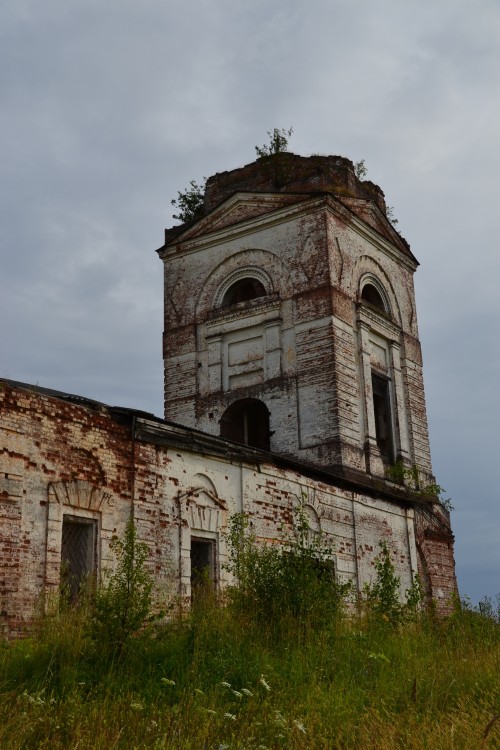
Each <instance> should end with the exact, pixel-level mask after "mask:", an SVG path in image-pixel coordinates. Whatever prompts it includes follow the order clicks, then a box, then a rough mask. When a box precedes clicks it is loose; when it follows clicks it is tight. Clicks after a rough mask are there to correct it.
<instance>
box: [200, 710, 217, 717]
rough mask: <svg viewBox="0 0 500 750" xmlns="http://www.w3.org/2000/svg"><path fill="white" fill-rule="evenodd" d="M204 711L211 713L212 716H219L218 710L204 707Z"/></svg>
mask: <svg viewBox="0 0 500 750" xmlns="http://www.w3.org/2000/svg"><path fill="white" fill-rule="evenodd" d="M201 710H202V711H204V712H205V713H206V714H210V715H211V716H217V711H214V710H213V709H211V708H202V709H201Z"/></svg>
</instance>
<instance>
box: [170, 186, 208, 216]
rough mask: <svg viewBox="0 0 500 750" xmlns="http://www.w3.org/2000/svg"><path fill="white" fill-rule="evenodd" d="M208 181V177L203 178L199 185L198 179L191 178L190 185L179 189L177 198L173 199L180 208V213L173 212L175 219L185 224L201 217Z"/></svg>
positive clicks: (172, 201) (173, 203) (174, 203)
mask: <svg viewBox="0 0 500 750" xmlns="http://www.w3.org/2000/svg"><path fill="white" fill-rule="evenodd" d="M206 183H207V179H206V177H204V178H203V182H202V183H201V185H198V183H197V182H196V180H191V182H190V183H189V187H187V188H185V189H184V190H178V191H177V198H173V199H172V200H171V203H172V205H173V206H175V207H176V208H177V209H178V213H176V214H173V218H174V219H177V220H178V221H181V222H182V223H183V224H185V223H186V222H188V221H194V220H195V219H201V217H202V216H203V203H204V197H205V185H206Z"/></svg>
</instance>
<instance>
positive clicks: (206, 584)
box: [191, 537, 215, 599]
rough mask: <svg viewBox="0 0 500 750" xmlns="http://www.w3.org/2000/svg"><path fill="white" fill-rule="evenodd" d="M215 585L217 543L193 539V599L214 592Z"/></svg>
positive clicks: (211, 540) (210, 540) (209, 540)
mask: <svg viewBox="0 0 500 750" xmlns="http://www.w3.org/2000/svg"><path fill="white" fill-rule="evenodd" d="M214 583H215V541H214V540H213V539H196V538H195V537H191V598H192V599H196V597H197V596H198V595H199V594H200V593H201V592H202V591H205V592H206V591H209V590H213V588H214Z"/></svg>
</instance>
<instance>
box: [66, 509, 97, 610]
mask: <svg viewBox="0 0 500 750" xmlns="http://www.w3.org/2000/svg"><path fill="white" fill-rule="evenodd" d="M96 569H97V521H95V520H94V519H92V518H80V517H77V516H64V517H63V526H62V544H61V589H62V591H63V592H64V593H65V594H66V596H67V597H68V599H69V600H70V601H72V602H76V601H77V600H78V596H79V594H80V593H81V592H82V590H83V589H84V588H85V587H86V586H87V584H88V583H93V580H94V577H95V573H96Z"/></svg>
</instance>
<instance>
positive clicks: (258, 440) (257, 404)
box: [220, 398, 270, 451]
mask: <svg viewBox="0 0 500 750" xmlns="http://www.w3.org/2000/svg"><path fill="white" fill-rule="evenodd" d="M220 434H221V437H223V438H227V439H228V440H234V441H235V442H237V443H243V444H244V445H251V446H252V447H253V448H262V449H263V450H267V451H268V450H269V448H270V432H269V412H268V410H267V407H266V405H265V404H263V403H262V401H259V400H258V399H256V398H246V399H242V400H241V401H235V403H234V404H231V406H230V407H229V408H228V409H226V411H225V412H224V414H223V415H222V419H221V420H220Z"/></svg>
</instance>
